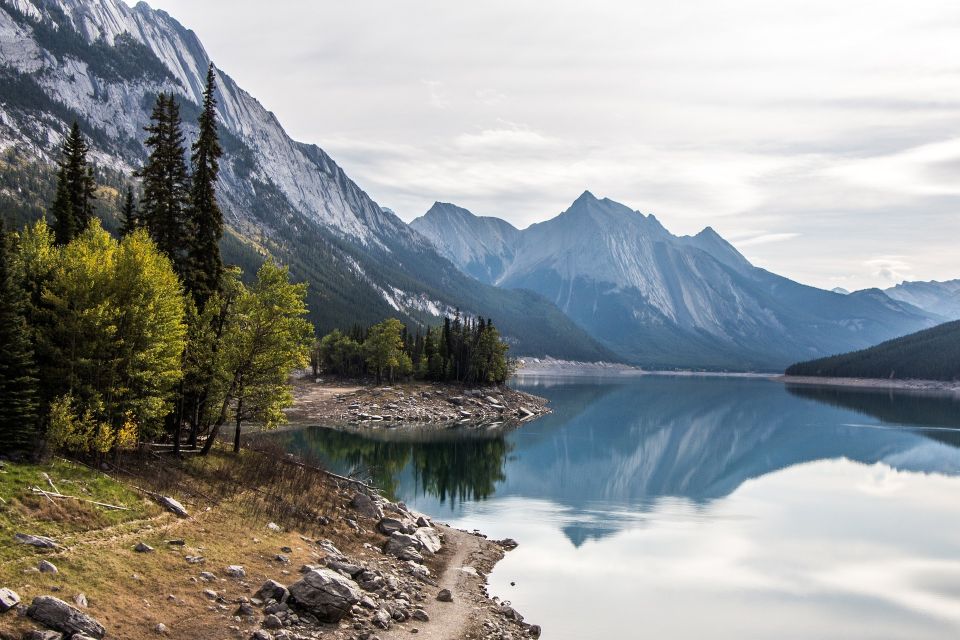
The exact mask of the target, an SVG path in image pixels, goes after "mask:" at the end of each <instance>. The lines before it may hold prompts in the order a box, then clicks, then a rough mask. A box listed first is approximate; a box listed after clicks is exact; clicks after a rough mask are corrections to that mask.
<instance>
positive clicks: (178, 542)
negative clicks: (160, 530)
mask: <svg viewBox="0 0 960 640" xmlns="http://www.w3.org/2000/svg"><path fill="white" fill-rule="evenodd" d="M167 544H169V545H171V546H174V547H182V546H183V545H185V544H187V541H186V540H183V539H181V538H175V539H173V540H167Z"/></svg>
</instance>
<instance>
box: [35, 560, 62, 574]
mask: <svg viewBox="0 0 960 640" xmlns="http://www.w3.org/2000/svg"><path fill="white" fill-rule="evenodd" d="M37 569H39V570H40V573H54V574H56V573H60V570H59V569H57V565H55V564H53V563H52V562H50V561H49V560H41V561H40V562H38V563H37Z"/></svg>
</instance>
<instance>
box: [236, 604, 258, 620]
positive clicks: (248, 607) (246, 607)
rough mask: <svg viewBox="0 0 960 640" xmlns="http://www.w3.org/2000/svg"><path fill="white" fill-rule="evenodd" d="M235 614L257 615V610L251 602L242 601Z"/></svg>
mask: <svg viewBox="0 0 960 640" xmlns="http://www.w3.org/2000/svg"><path fill="white" fill-rule="evenodd" d="M233 615H235V616H241V617H247V616H255V615H257V610H256V609H254V608H253V605H252V604H250V603H249V602H241V603H240V606H239V607H237V610H236V611H234V612H233Z"/></svg>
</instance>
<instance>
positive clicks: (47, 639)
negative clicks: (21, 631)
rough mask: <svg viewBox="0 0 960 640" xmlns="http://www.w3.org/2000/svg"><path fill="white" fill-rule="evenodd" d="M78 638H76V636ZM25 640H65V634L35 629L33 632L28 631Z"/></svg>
mask: <svg viewBox="0 0 960 640" xmlns="http://www.w3.org/2000/svg"><path fill="white" fill-rule="evenodd" d="M74 637H76V636H74ZM23 640H63V634H62V633H60V632H59V631H50V630H46V629H45V630H43V631H40V630H38V629H34V630H33V631H28V632H27V633H26V634H25V635H24V636H23Z"/></svg>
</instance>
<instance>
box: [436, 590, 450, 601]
mask: <svg viewBox="0 0 960 640" xmlns="http://www.w3.org/2000/svg"><path fill="white" fill-rule="evenodd" d="M437 600H439V601H440V602H453V594H452V593H450V589H440V593H438V594H437Z"/></svg>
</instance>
